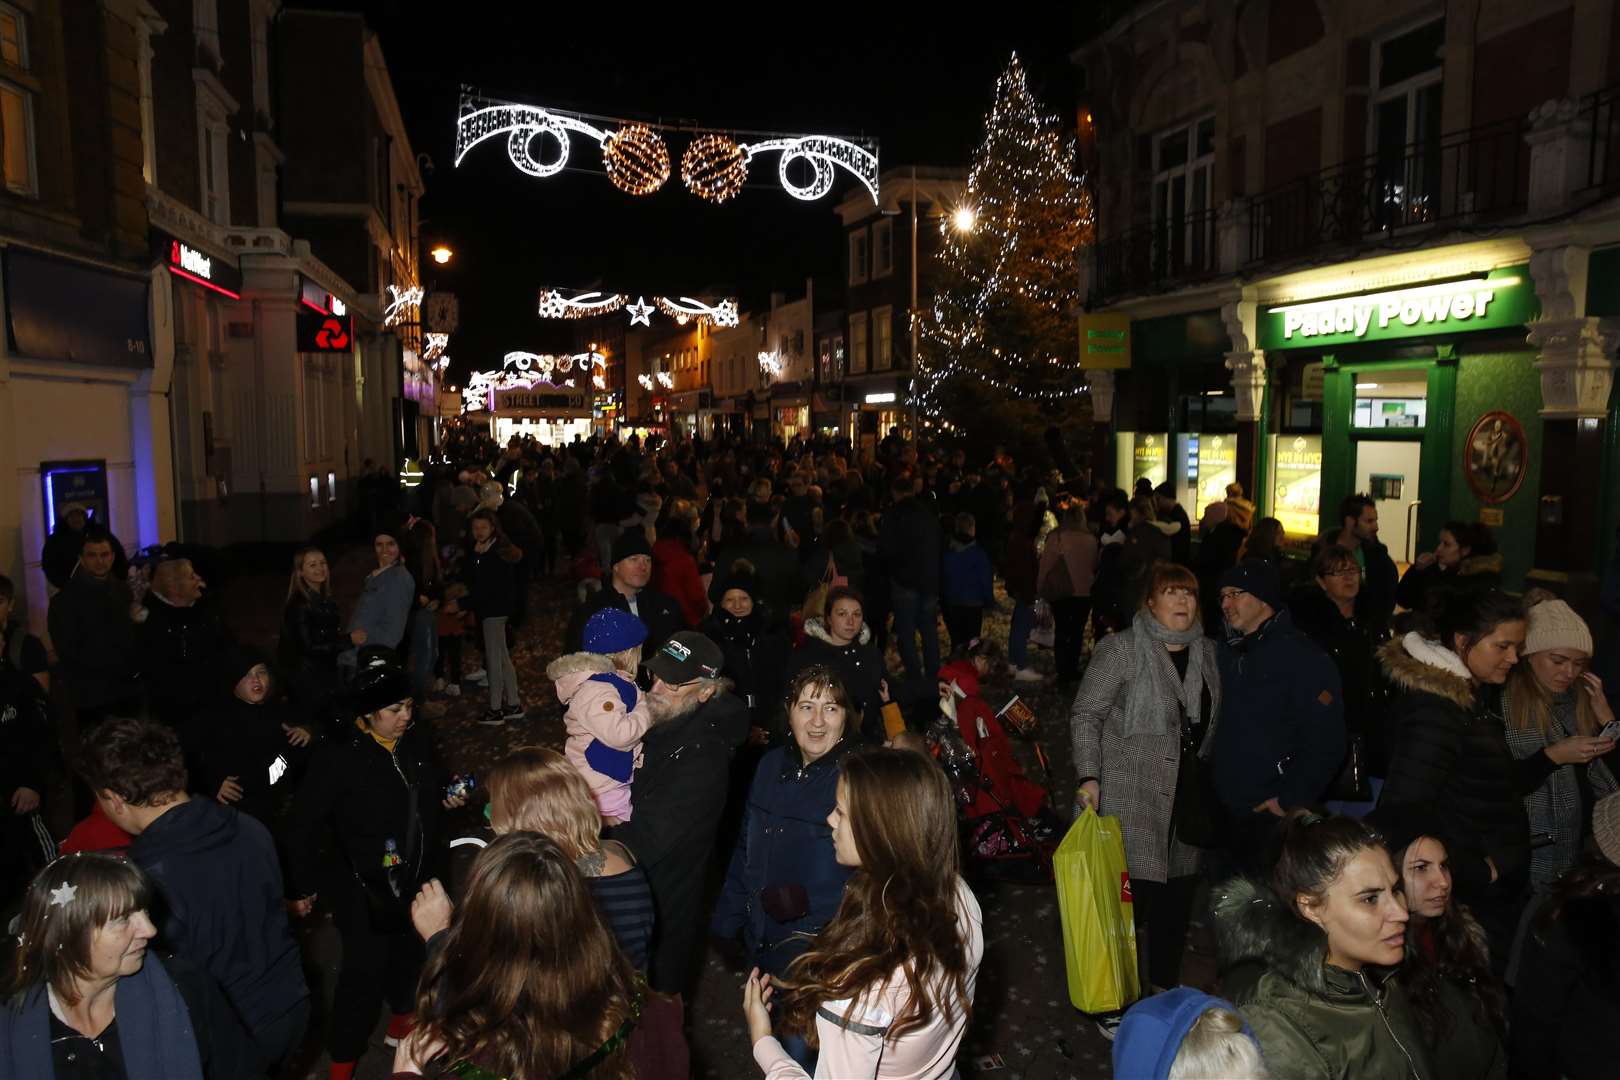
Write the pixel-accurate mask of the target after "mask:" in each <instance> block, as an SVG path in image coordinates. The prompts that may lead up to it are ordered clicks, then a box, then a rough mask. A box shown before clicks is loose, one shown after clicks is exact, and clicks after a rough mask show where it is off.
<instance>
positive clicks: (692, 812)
mask: <svg viewBox="0 0 1620 1080" xmlns="http://www.w3.org/2000/svg"><path fill="white" fill-rule="evenodd" d="M724 663H725V656H724V654H723V653H722V652H721V651H720V647H719V646H718V645H716V644H715V643H714V642H713V641H710V640H709V639H708V638H707V637H704V636H703V635H702V634H700V633H698V632H697V631H695V630H682V631H680V632H679V633H677V634H675V635H674V636H672V637H671V638H670V639H669V640H668V641H666V642H665V643H664V644H663V646H662V647H661V648H660V649H659V650H658V652H656V653H655V654H653V656H652V657H651V658H650V659H649V660H647V662H646V668H647V671H648V673H649V674H651V675H652V677H653V688H652V692H651V693H649V694H648V695H647V708H648V710H649V711H650V712H651V713H652V718H653V726H652V728H651V729H650V730H649V731H648V732H647V734H646V736H645V737H644V738H643V739H642V742H641V750H642V762H641V767H640V768H638V769H637V770H636V775H635V780H634V781H632V783H631V787H630V801H631V804H632V805H633V806H634V807H635V816H634V817H632V818H631V820H629V821H627V822H625V823H624V824H623V825H620V826H617V827H616V828H614V829H613V831H612V836H613V838H614V839H615V840H618V841H620V842H622V843H624V844H626V845H627V846H629V848H630V849H631V851H633V852H635V855H636V858H637V859H638V860H639V861H640V863H641V866H642V867H643V869H645V870H646V872H647V878H648V880H649V882H650V883H651V885H652V894H653V901H654V903H655V904H656V905H657V907H658V924H657V926H656V927H655V928H654V932H653V955H652V963H651V971H650V979H649V981H650V982H651V983H652V986H653V989H655V990H657V991H659V992H660V993H665V994H675V993H681V994H685V995H686V997H687V1000H691V989H692V981H693V980H692V975H693V972H694V970H695V965H694V960H695V959H696V957H695V953H696V952H697V947H698V942H699V939H700V937H701V934H702V930H703V926H704V922H705V920H704V915H703V885H704V880H705V878H706V876H707V871H708V866H709V861H710V860H711V859H712V858H713V857H714V847H715V835H716V832H717V831H718V829H719V826H720V815H721V811H722V810H724V809H725V805H726V790H727V780H728V770H729V768H730V765H731V755H732V754H733V752H735V750H736V749H737V747H738V746H739V745H741V743H742V741H743V739H744V738H745V737H746V736H747V734H748V709H747V706H745V705H744V704H743V703H742V701H741V700H739V699H738V698H737V696H736V695H735V694H733V693H731V681H730V680H729V679H724V678H721V676H720V669H721V667H722V666H723V665H724Z"/></svg>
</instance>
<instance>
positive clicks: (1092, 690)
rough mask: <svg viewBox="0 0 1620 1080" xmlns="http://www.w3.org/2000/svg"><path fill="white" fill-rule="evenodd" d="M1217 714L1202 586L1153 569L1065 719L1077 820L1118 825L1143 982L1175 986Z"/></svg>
mask: <svg viewBox="0 0 1620 1080" xmlns="http://www.w3.org/2000/svg"><path fill="white" fill-rule="evenodd" d="M1220 705H1221V685H1220V676H1219V674H1218V673H1217V671H1216V667H1215V643H1214V642H1213V641H1211V640H1209V639H1208V638H1206V637H1204V630H1203V622H1202V621H1201V620H1200V617H1199V613H1198V579H1197V578H1196V577H1194V576H1193V573H1192V571H1190V570H1188V569H1187V568H1186V567H1184V566H1177V565H1174V564H1160V565H1158V566H1157V567H1156V568H1155V569H1154V571H1153V573H1152V575H1151V577H1150V579H1149V583H1148V588H1147V590H1146V593H1145V600H1144V602H1143V604H1142V607H1141V609H1140V610H1139V611H1138V612H1137V613H1136V617H1135V620H1134V621H1133V622H1132V624H1131V625H1130V626H1129V627H1128V628H1127V629H1125V630H1122V631H1120V632H1119V633H1117V634H1112V635H1110V636H1109V637H1106V638H1104V639H1103V640H1102V641H1101V642H1100V643H1098V645H1097V651H1096V653H1095V654H1094V655H1093V656H1092V659H1091V664H1090V665H1089V666H1088V667H1087V668H1086V674H1085V678H1084V679H1083V680H1082V681H1081V683H1080V692H1079V693H1078V694H1076V695H1075V699H1074V707H1073V709H1072V710H1071V711H1070V714H1069V726H1070V732H1071V735H1072V737H1073V739H1074V762H1075V767H1076V769H1077V770H1078V771H1079V774H1080V790H1079V793H1078V795H1077V797H1076V809H1077V810H1078V809H1080V808H1081V806H1082V805H1089V806H1091V807H1093V808H1094V809H1096V810H1097V812H1098V813H1100V814H1108V815H1111V816H1114V817H1117V818H1118V819H1119V824H1120V831H1121V832H1122V833H1123V835H1124V840H1125V865H1126V867H1127V869H1129V871H1130V875H1131V888H1132V898H1133V900H1134V907H1135V911H1136V921H1137V927H1138V933H1142V932H1143V931H1145V932H1146V933H1147V937H1148V947H1147V950H1146V959H1147V982H1148V983H1149V984H1151V986H1152V987H1153V989H1155V990H1159V989H1167V988H1169V987H1172V986H1175V985H1176V984H1177V983H1178V982H1180V977H1181V953H1182V948H1183V945H1184V943H1185V941H1186V936H1187V918H1188V912H1189V910H1190V909H1191V907H1192V894H1193V887H1194V885H1195V884H1196V882H1197V874H1198V865H1199V851H1198V849H1197V848H1196V847H1194V846H1192V843H1190V842H1189V841H1196V842H1200V843H1211V842H1213V841H1214V840H1215V839H1216V837H1214V836H1212V835H1208V836H1206V835H1204V834H1203V833H1202V832H1201V831H1200V830H1201V829H1202V828H1206V827H1208V825H1209V824H1210V811H1211V810H1212V809H1213V808H1212V807H1208V806H1205V805H1203V804H1204V803H1205V801H1206V800H1204V799H1202V798H1201V794H1202V791H1203V790H1204V788H1203V785H1202V784H1201V782H1200V777H1199V776H1198V772H1199V771H1200V769H1201V768H1204V767H1206V766H1205V764H1204V755H1205V753H1206V752H1207V749H1208V747H1209V746H1211V745H1212V740H1213V736H1214V734H1215V721H1216V716H1217V714H1218V713H1219V711H1220Z"/></svg>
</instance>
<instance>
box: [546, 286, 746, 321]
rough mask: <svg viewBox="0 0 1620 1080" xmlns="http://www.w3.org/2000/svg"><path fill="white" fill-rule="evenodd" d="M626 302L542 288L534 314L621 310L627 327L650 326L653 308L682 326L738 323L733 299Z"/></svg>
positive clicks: (623, 297) (574, 315) (580, 315)
mask: <svg viewBox="0 0 1620 1080" xmlns="http://www.w3.org/2000/svg"><path fill="white" fill-rule="evenodd" d="M629 299H630V297H629V294H628V293H604V292H600V291H596V290H593V291H590V292H578V291H576V290H572V289H551V288H546V289H541V290H540V303H539V305H538V306H537V308H536V312H537V313H538V314H539V316H540V317H541V318H542V319H585V318H589V317H591V316H592V315H606V314H608V313H610V312H614V311H618V310H619V309H620V308H624V309H625V310H627V311H629V313H630V325H631V326H634V325H636V324H637V323H640V324H641V325H642V326H651V325H652V322H651V315H652V313H653V311H654V310H655V306H656V310H658V311H662V312H663V313H664V314H666V315H668V316H669V317H670V318H672V319H674V320H675V321H676V322H678V323H680V324H681V325H683V326H684V325H685V324H686V323H687V322H688V321H690V320H692V319H696V320H697V321H698V322H700V323H703V324H705V325H710V326H719V327H731V326H736V325H737V324H738V322H739V315H738V308H737V301H735V300H730V299H727V300H720V301H718V302H716V303H714V304H707V303H704V302H703V301H702V300H694V299H693V298H692V297H690V296H682V297H678V298H676V299H673V300H672V299H670V298H669V297H667V296H655V297H653V302H652V303H651V304H649V303H647V301H646V298H645V297H637V298H636V302H635V303H633V304H627V301H628V300H629Z"/></svg>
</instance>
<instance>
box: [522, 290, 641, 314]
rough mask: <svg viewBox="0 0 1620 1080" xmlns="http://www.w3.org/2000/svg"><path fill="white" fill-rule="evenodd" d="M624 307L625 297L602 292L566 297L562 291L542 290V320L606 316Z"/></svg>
mask: <svg viewBox="0 0 1620 1080" xmlns="http://www.w3.org/2000/svg"><path fill="white" fill-rule="evenodd" d="M623 306H624V297H622V296H619V295H618V294H613V295H608V294H605V293H601V292H582V293H578V294H576V295H573V296H565V295H564V294H563V290H561V289H541V290H540V308H539V311H540V317H541V318H542V319H585V318H589V317H590V316H592V315H606V314H608V313H610V312H614V311H618V310H619V309H620V308H621V307H623Z"/></svg>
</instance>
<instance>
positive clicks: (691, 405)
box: [666, 390, 714, 438]
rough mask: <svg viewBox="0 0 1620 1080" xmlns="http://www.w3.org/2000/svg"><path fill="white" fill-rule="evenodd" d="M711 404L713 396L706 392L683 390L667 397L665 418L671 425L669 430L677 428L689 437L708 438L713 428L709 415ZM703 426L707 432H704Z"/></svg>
mask: <svg viewBox="0 0 1620 1080" xmlns="http://www.w3.org/2000/svg"><path fill="white" fill-rule="evenodd" d="M713 402H714V396H713V394H711V393H710V392H709V391H708V390H683V391H681V392H679V393H675V394H671V395H669V400H668V404H667V406H666V416H667V417H668V422H669V423H670V424H671V425H672V427H671V430H673V429H674V427H675V426H679V428H680V430H681V431H683V432H685V433H686V434H687V435H689V436H690V435H697V436H700V437H702V438H708V437H709V434H710V432H712V431H713V428H714V421H713V418H712V416H710V415H709V414H711V413H712V406H713ZM705 419H707V424H706V425H705V423H704V421H705ZM705 426H707V428H708V430H704V428H705Z"/></svg>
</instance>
